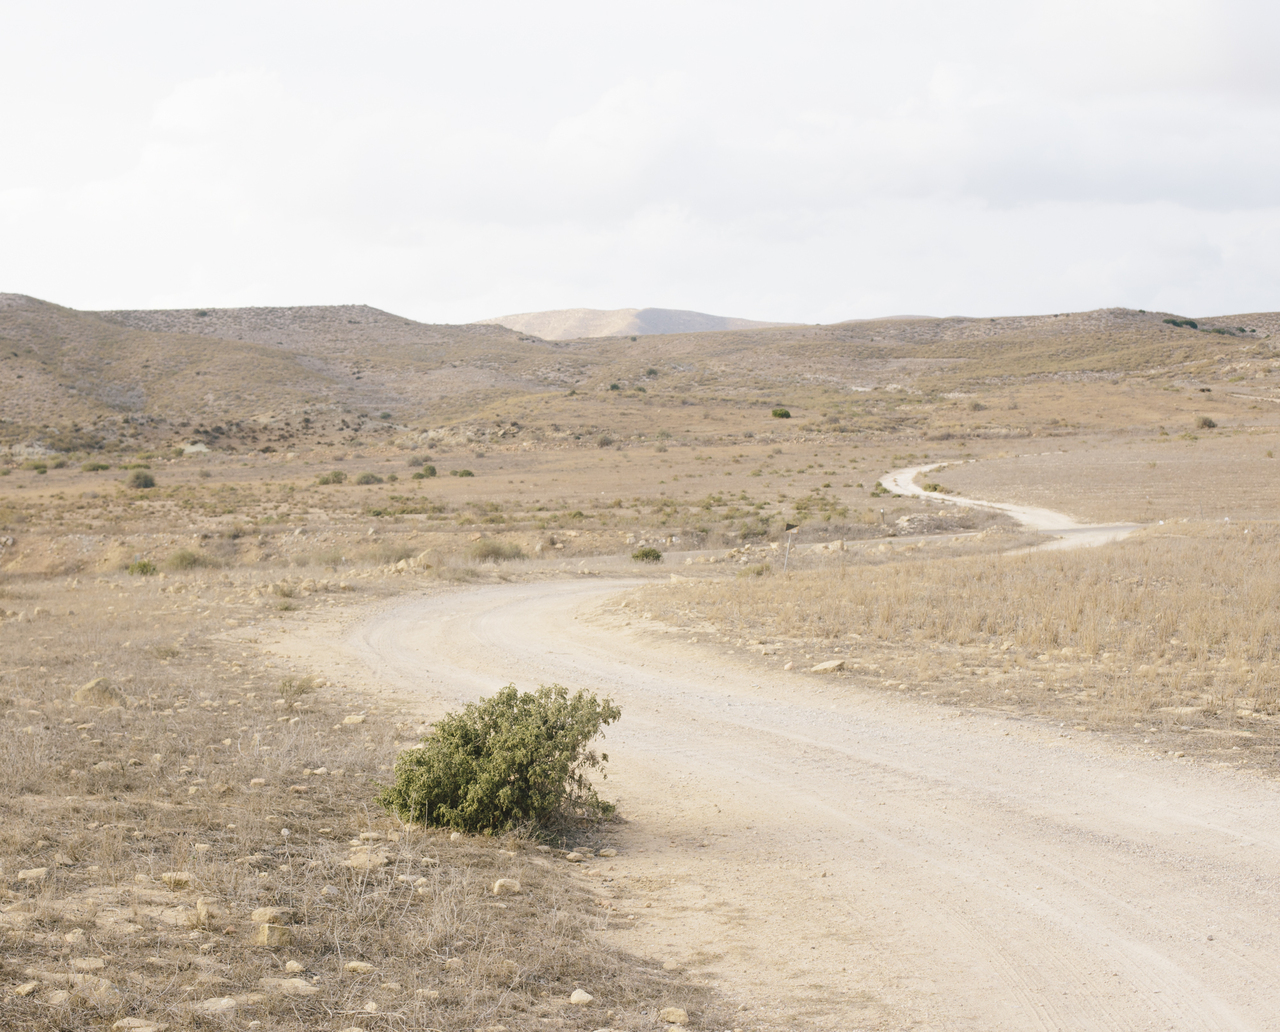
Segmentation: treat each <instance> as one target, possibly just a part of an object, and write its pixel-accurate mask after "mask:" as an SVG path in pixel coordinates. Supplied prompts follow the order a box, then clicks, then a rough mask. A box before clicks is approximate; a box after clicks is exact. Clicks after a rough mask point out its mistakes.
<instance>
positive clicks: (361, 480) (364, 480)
mask: <svg viewBox="0 0 1280 1032" xmlns="http://www.w3.org/2000/svg"><path fill="white" fill-rule="evenodd" d="M356 483H357V484H381V483H382V477H380V476H378V474H377V473H368V472H366V473H361V474H360V475H359V476H358V477H356Z"/></svg>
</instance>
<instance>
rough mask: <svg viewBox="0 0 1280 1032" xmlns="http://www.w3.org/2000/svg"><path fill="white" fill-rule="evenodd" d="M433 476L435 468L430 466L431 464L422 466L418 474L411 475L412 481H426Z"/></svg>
mask: <svg viewBox="0 0 1280 1032" xmlns="http://www.w3.org/2000/svg"><path fill="white" fill-rule="evenodd" d="M435 475H436V468H435V466H433V465H431V463H429V462H428V463H426V464H425V465H423V467H422V469H420V470H418V472H417V473H415V474H414V475H413V479H414V480H426V479H428V478H429V477H434V476H435Z"/></svg>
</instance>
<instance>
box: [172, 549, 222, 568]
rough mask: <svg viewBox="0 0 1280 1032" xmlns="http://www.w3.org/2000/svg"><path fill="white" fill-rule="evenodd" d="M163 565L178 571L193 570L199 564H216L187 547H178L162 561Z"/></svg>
mask: <svg viewBox="0 0 1280 1032" xmlns="http://www.w3.org/2000/svg"><path fill="white" fill-rule="evenodd" d="M164 565H165V569H167V570H172V571H174V572H175V573H180V572H182V571H183V570H194V569H196V568H198V567H201V566H214V565H216V564H215V563H214V562H213V560H211V559H210V558H209V557H208V556H206V555H201V554H200V553H199V552H193V551H192V550H191V549H189V548H179V549H178V550H177V551H176V552H174V553H173V555H171V556H169V558H168V559H166V560H165V561H164Z"/></svg>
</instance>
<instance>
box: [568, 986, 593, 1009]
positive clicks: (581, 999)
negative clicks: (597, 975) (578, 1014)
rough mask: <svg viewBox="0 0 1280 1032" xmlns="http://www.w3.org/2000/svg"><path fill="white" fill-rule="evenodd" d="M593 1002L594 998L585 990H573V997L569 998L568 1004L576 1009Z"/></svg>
mask: <svg viewBox="0 0 1280 1032" xmlns="http://www.w3.org/2000/svg"><path fill="white" fill-rule="evenodd" d="M594 1000H595V997H594V996H592V995H591V994H590V993H589V992H587V991H586V990H585V989H575V990H574V991H573V995H572V996H570V997H569V1002H570V1003H572V1004H573V1005H574V1006H576V1007H585V1006H586V1005H587V1004H589V1003H591V1002H592V1001H594Z"/></svg>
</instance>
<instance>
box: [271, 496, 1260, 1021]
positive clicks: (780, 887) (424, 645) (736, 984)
mask: <svg viewBox="0 0 1280 1032" xmlns="http://www.w3.org/2000/svg"><path fill="white" fill-rule="evenodd" d="M904 472H905V471H904ZM908 479H909V478H908ZM631 583H632V582H627V581H612V582H608V581H603V582H602V581H600V580H593V579H585V578H584V579H579V580H572V581H568V580H559V581H543V582H538V583H508V584H500V585H490V586H483V587H476V588H465V589H460V590H458V591H451V592H448V593H445V594H437V595H435V596H434V597H420V598H412V599H407V600H404V601H401V602H399V603H397V604H395V605H393V606H390V607H388V608H386V609H384V610H383V611H381V612H378V613H376V614H374V615H372V616H371V617H369V618H367V619H365V620H364V621H363V622H359V623H357V624H355V625H353V626H352V627H350V628H349V629H348V630H347V632H346V633H345V636H344V635H335V634H334V633H333V631H332V628H328V629H320V628H317V629H316V630H315V632H314V636H313V641H312V643H311V645H309V646H308V645H306V644H305V635H304V636H301V637H300V636H298V635H292V634H291V635H289V636H288V637H289V638H291V639H293V645H292V647H293V648H294V649H295V651H294V653H293V655H295V656H298V657H299V658H306V656H307V653H308V650H309V649H310V650H311V651H312V652H313V653H315V654H321V655H326V656H329V657H331V658H333V659H335V660H342V661H343V662H342V665H343V666H344V667H345V668H346V669H347V670H349V671H351V672H352V673H353V674H354V673H355V670H356V668H361V669H363V670H364V671H365V673H366V675H367V681H368V682H369V683H375V682H376V683H377V684H378V685H380V686H382V688H383V689H384V690H386V691H387V692H389V693H391V694H392V695H394V696H396V697H397V698H398V699H400V700H410V701H413V702H414V703H415V704H416V705H418V706H419V708H420V710H421V712H423V714H424V715H426V716H430V717H434V716H438V715H439V713H440V711H441V710H442V709H444V708H453V707H456V706H457V705H458V704H460V703H463V702H466V701H471V700H474V699H475V698H476V697H477V696H479V695H481V694H489V693H491V692H492V691H493V690H494V689H496V688H497V687H499V686H501V685H502V684H505V683H507V682H508V681H514V682H515V683H516V684H517V685H518V686H519V687H521V688H523V689H528V688H531V687H533V686H534V685H536V684H538V683H550V682H559V683H561V684H564V685H566V686H569V687H570V688H574V689H576V688H588V689H591V690H593V691H596V692H600V693H603V694H606V695H609V696H611V697H612V698H613V699H614V700H615V701H617V702H618V703H619V704H620V705H621V707H622V710H623V718H622V720H621V721H620V722H619V723H618V724H617V725H616V726H615V727H614V728H611V729H610V731H609V734H608V738H607V741H606V743H605V747H606V749H607V751H608V752H609V754H610V757H611V763H610V769H611V775H610V778H609V780H608V781H607V782H606V783H605V785H604V786H603V787H604V790H605V791H604V794H605V795H606V796H607V797H611V798H614V799H616V800H617V801H618V802H619V803H620V805H621V808H622V811H623V813H624V814H625V816H626V818H627V823H626V824H625V826H623V827H622V828H621V829H620V830H619V831H618V832H617V833H616V844H617V845H619V846H620V850H621V855H620V856H619V857H618V858H617V860H616V861H613V860H611V861H609V862H608V866H601V867H600V868H599V869H598V870H597V872H596V873H597V874H601V875H603V876H604V877H603V878H602V879H598V880H595V881H593V882H592V884H594V885H597V886H599V887H600V891H601V892H602V894H603V895H604V896H605V897H606V899H607V900H608V901H609V902H610V903H611V904H612V906H613V913H617V914H621V915H622V916H624V917H625V916H626V915H634V916H635V917H636V920H635V922H634V926H633V927H631V928H630V929H627V928H626V927H624V928H622V929H620V930H616V931H610V932H609V933H607V934H609V935H610V936H613V937H615V940H616V941H617V942H618V944H619V945H621V946H622V947H624V948H627V949H630V950H632V951H634V952H636V953H640V954H643V955H646V956H654V957H658V958H661V959H673V960H675V961H677V962H678V963H680V964H683V965H686V966H688V967H690V968H691V969H693V970H695V971H697V972H704V973H705V974H706V975H707V977H710V978H714V979H715V980H717V982H718V983H719V984H720V985H722V986H723V987H724V989H725V990H726V991H727V992H729V993H731V994H733V995H734V996H736V997H738V998H740V999H744V1000H746V1001H748V1006H749V1007H751V1008H752V1010H751V1012H750V1013H749V1014H748V1015H747V1016H745V1017H744V1020H743V1022H742V1024H743V1026H744V1027H757V1028H759V1027H772V1028H786V1027H798V1026H801V1025H804V1024H806V1023H808V1022H812V1023H814V1024H816V1025H819V1026H823V1027H827V1028H832V1029H842V1030H844V1029H857V1028H868V1029H871V1028H876V1029H881V1028H895V1029H896V1028H905V1027H910V1028H912V1029H939V1030H940V1029H948V1030H956V1029H963V1030H982V1032H992V1030H1017V1032H1028V1030H1058V1029H1070V1030H1078V1032H1093V1030H1117V1032H1118V1030H1125V1032H1130V1030H1135V1029H1161V1030H1163V1029H1177V1030H1179V1032H1197V1030H1215V1032H1218V1030H1228V1029H1230V1030H1257V1032H1263V1030H1275V1029H1277V1028H1280V964H1277V963H1276V957H1277V956H1280V877H1278V876H1280V790H1278V789H1277V786H1276V785H1274V784H1272V783H1270V782H1266V781H1262V780H1259V779H1256V778H1253V777H1251V776H1248V775H1245V774H1243V773H1238V772H1236V771H1234V770H1232V769H1229V768H1217V767H1212V768H1211V767H1207V766H1202V765H1198V764H1193V763H1192V762H1190V761H1183V760H1176V759H1173V758H1171V757H1158V756H1155V755H1153V754H1151V753H1150V751H1149V750H1144V749H1142V748H1141V747H1134V746H1132V745H1126V744H1122V743H1117V742H1116V741H1115V740H1112V739H1109V738H1107V737H1105V736H1095V735H1088V734H1082V733H1078V732H1072V731H1071V729H1070V728H1060V727H1056V726H1055V727H1049V726H1047V725H1044V724H1042V723H1036V722H1032V721H1023V720H1015V719H1010V718H1008V717H1006V716H1004V715H996V714H990V713H983V712H979V711H976V710H971V711H957V710H954V709H947V710H943V709H941V708H938V707H933V706H930V705H928V704H927V703H921V702H918V701H916V700H913V699H907V698H902V697H899V696H896V695H893V694H890V693H886V692H882V691H871V690H869V689H866V688H863V687H860V686H859V682H857V681H856V680H855V679H853V678H851V677H839V678H835V679H831V678H822V677H819V676H816V675H808V674H800V673H784V672H783V671H781V670H778V669H777V668H776V667H774V668H769V667H767V666H765V664H766V663H767V662H770V661H769V660H766V659H764V658H763V657H761V658H754V659H752V658H748V659H742V658H735V656H733V655H731V654H729V653H727V652H721V651H720V650H719V649H718V648H717V647H715V646H713V645H708V644H707V643H705V642H704V643H701V644H694V643H691V642H690V641H688V640H687V639H686V638H685V637H684V636H680V637H679V640H675V639H676V636H674V635H671V634H660V633H659V632H658V631H657V630H655V629H653V628H652V627H651V626H650V622H649V621H646V620H645V619H643V616H642V614H637V613H635V611H634V608H631V609H619V608H617V607H616V606H615V605H614V602H615V601H616V598H617V597H619V596H620V595H621V593H623V592H624V590H625V589H626V588H628V587H630V586H631ZM312 658H315V657H314V655H313V657H312ZM622 923H623V925H624V926H625V925H626V924H627V923H628V922H626V921H623V922H622Z"/></svg>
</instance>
